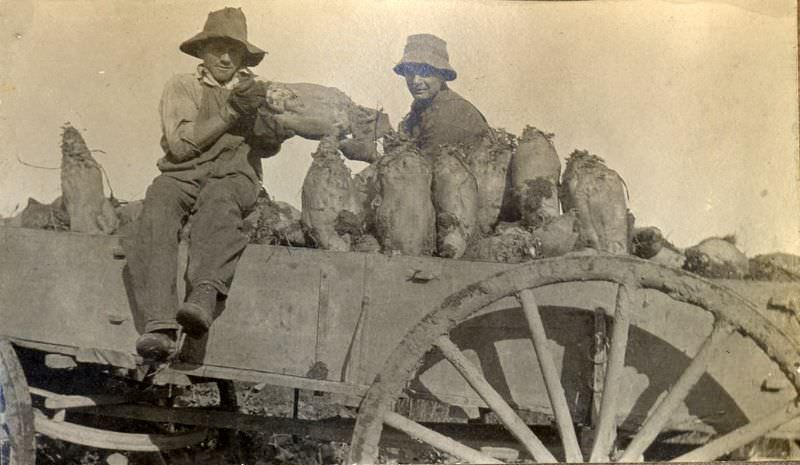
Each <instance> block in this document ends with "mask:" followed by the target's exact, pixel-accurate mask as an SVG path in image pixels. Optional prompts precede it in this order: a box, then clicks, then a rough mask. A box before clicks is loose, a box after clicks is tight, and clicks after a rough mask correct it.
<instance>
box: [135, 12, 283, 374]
mask: <svg viewBox="0 0 800 465" xmlns="http://www.w3.org/2000/svg"><path fill="white" fill-rule="evenodd" d="M180 50H181V51H182V52H184V53H186V54H188V55H191V56H193V57H196V58H199V59H200V60H202V62H201V63H200V64H199V65H198V66H197V68H196V70H195V72H194V73H186V74H178V75H176V76H174V77H173V78H172V79H170V80H169V81H168V82H167V84H166V86H165V87H164V91H163V93H162V96H161V103H160V107H159V110H160V116H161V129H162V137H161V147H162V149H163V151H164V156H163V157H162V158H161V159H160V160H158V163H157V166H158V168H159V170H160V171H161V174H160V175H159V176H158V177H156V178H155V180H154V181H153V183H152V184H151V185H150V187H149V188H148V189H147V193H146V194H145V199H144V206H143V210H142V213H141V215H140V217H139V219H138V224H137V229H136V231H135V232H134V234H133V235H132V236H133V237H132V238H131V239H130V241H129V242H127V243H126V248H127V249H128V253H127V256H128V271H129V275H130V279H131V282H132V285H133V286H132V287H133V291H134V292H133V293H134V298H135V300H136V305H135V307H136V308H137V309H138V311H139V312H140V313H141V314H142V315H143V317H144V318H143V319H144V321H145V328H144V334H142V335H141V336H140V337H139V339H138V340H137V342H136V350H137V352H138V353H139V354H140V355H141V356H142V357H144V358H146V359H150V360H154V361H159V362H161V361H165V360H167V359H168V358H169V357H170V356H171V355H173V354H174V353H175V352H176V350H177V349H178V347H177V340H178V339H177V333H178V330H179V329H181V328H182V329H183V330H184V331H185V332H186V333H187V334H188V335H189V336H193V337H200V336H202V335H203V334H204V333H205V332H206V331H207V330H208V328H209V326H210V325H211V322H212V321H213V318H214V315H215V309H216V307H217V304H218V302H219V301H223V300H224V296H226V295H227V293H228V289H229V287H230V285H231V282H232V279H233V275H234V271H235V268H236V264H237V261H238V259H239V257H240V256H241V254H242V252H243V251H244V248H245V246H246V244H247V241H248V239H247V236H246V235H245V234H244V233H243V232H242V225H243V218H244V217H245V215H246V214H247V213H248V212H249V211H251V210H252V209H253V208H254V207H255V204H256V198H257V196H258V193H259V191H260V189H261V159H262V158H265V157H270V156H273V155H275V154H276V153H277V152H278V151H279V150H280V146H281V143H282V142H283V140H284V139H286V138H288V137H290V136H291V135H292V133H291V132H290V131H287V130H286V129H284V127H283V125H282V124H281V122H280V118H279V116H280V115H274V116H273V115H271V114H270V113H265V112H263V111H259V109H261V108H263V105H265V104H266V99H265V85H263V83H261V82H258V81H256V80H255V78H254V75H253V73H252V72H251V71H250V70H249V69H248V67H249V66H256V65H258V64H259V63H260V62H261V60H262V59H263V58H264V55H265V54H266V52H265V51H264V50H263V49H261V48H259V47H256V46H255V45H253V44H251V43H250V42H249V41H248V39H247V23H246V19H245V16H244V13H243V12H242V10H241V9H238V8H224V9H222V10H218V11H212V12H211V13H209V14H208V18H207V20H206V23H205V26H204V27H203V30H202V31H201V32H200V33H198V34H196V35H195V36H193V37H192V38H190V39H189V40H186V41H185V42H183V43H181V44H180ZM190 213H191V214H192V217H191V240H190V244H189V267H188V271H187V274H186V275H187V278H188V290H189V294H188V297H187V299H186V301H185V302H184V303H183V304H182V305H180V306H179V305H178V304H179V303H178V297H177V293H176V288H177V286H176V278H177V274H178V273H177V268H176V266H177V265H176V264H177V256H178V241H179V233H180V231H181V228H182V223H183V222H185V221H186V219H187V217H188V216H189V214H190Z"/></svg>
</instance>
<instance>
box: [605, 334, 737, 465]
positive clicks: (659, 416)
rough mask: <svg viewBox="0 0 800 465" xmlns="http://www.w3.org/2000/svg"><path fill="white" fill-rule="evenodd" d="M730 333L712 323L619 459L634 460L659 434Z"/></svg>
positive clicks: (622, 460) (623, 460)
mask: <svg viewBox="0 0 800 465" xmlns="http://www.w3.org/2000/svg"><path fill="white" fill-rule="evenodd" d="M729 335H730V330H729V329H728V328H727V327H725V326H723V325H721V324H717V325H715V326H714V330H713V331H712V333H711V335H709V336H708V337H707V338H706V340H705V341H703V345H702V346H701V347H700V350H699V351H698V352H697V355H695V357H694V359H693V360H692V362H691V363H690V364H689V366H688V367H686V370H684V372H683V373H682V374H681V376H680V378H678V380H677V381H676V382H675V384H674V385H673V386H672V388H671V389H670V390H669V392H668V393H667V396H666V397H664V399H663V400H661V402H659V403H658V405H657V406H656V408H655V410H654V411H653V412H652V413H651V414H650V416H649V417H648V418H647V420H645V422H644V424H643V425H642V428H641V429H640V430H639V432H638V433H636V436H634V438H633V440H632V441H631V443H630V444H629V445H628V447H627V448H626V449H625V452H624V453H623V454H622V455H621V456H620V457H619V460H620V461H621V462H632V461H635V460H636V459H637V458H638V457H639V456H641V455H642V454H643V453H644V451H645V450H647V448H648V447H650V444H652V443H653V441H654V440H655V438H656V436H657V435H658V433H660V432H661V430H662V429H663V428H664V425H666V423H667V421H669V418H670V415H672V413H673V412H674V411H675V409H676V408H678V406H679V405H680V404H681V402H683V400H684V399H685V398H686V396H687V395H688V394H689V391H690V390H691V389H692V387H694V385H695V384H697V381H699V380H700V377H701V376H703V373H705V372H706V369H707V368H708V365H709V364H710V363H711V362H712V361H713V360H714V357H715V355H717V354H718V353H719V348H720V346H721V345H722V343H723V342H724V341H725V340H726V339H727V337H728V336H729Z"/></svg>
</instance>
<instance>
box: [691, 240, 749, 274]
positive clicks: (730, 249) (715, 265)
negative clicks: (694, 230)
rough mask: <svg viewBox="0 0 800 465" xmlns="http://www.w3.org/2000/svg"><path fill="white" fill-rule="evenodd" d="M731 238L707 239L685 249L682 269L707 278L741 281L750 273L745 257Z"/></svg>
mask: <svg viewBox="0 0 800 465" xmlns="http://www.w3.org/2000/svg"><path fill="white" fill-rule="evenodd" d="M735 242H736V241H735V239H734V238H733V237H732V236H728V237H724V238H720V237H709V238H708V239H704V240H702V241H700V243H699V244H697V245H695V246H693V247H689V248H688V249H686V262H685V263H684V266H683V267H684V268H685V269H687V270H689V271H691V272H693V273H697V274H699V275H700V276H705V277H707V278H729V279H741V278H743V277H745V276H746V275H747V274H748V273H749V271H750V262H749V261H748V259H747V256H746V255H745V254H744V253H742V251H740V250H739V249H738V248H736V243H735Z"/></svg>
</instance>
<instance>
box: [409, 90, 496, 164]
mask: <svg viewBox="0 0 800 465" xmlns="http://www.w3.org/2000/svg"><path fill="white" fill-rule="evenodd" d="M489 131H490V129H489V124H488V123H487V122H486V118H484V117H483V115H482V114H481V112H480V111H478V109H477V108H475V106H474V105H472V104H471V103H469V102H468V101H467V100H465V99H464V98H463V97H461V96H460V95H458V94H457V93H456V92H454V91H452V90H450V89H442V90H441V91H440V92H439V93H438V94H436V96H435V97H434V98H432V99H430V100H423V101H420V100H416V101H414V103H413V104H412V105H411V111H410V112H409V113H408V115H406V117H405V118H404V119H403V121H402V122H401V123H400V132H402V133H405V134H406V135H408V136H411V137H412V138H413V139H414V140H415V141H416V143H417V147H419V149H420V150H421V151H422V152H423V153H425V152H427V151H429V150H431V149H435V148H436V147H438V146H439V145H442V144H465V145H475V144H477V143H478V142H480V140H481V139H482V138H483V136H484V135H486V134H487V133H489Z"/></svg>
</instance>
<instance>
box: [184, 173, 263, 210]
mask: <svg viewBox="0 0 800 465" xmlns="http://www.w3.org/2000/svg"><path fill="white" fill-rule="evenodd" d="M257 195H258V190H257V188H256V187H254V186H253V185H251V183H243V182H241V181H240V180H237V179H235V178H225V179H220V180H213V181H211V182H209V183H208V184H207V185H206V186H205V187H203V190H202V191H201V193H200V198H199V199H198V207H202V206H203V205H211V204H215V205H220V206H222V205H225V206H230V207H233V206H235V207H236V208H238V209H239V210H241V211H244V210H248V209H250V208H252V206H253V205H254V204H255V201H256V197H257Z"/></svg>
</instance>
